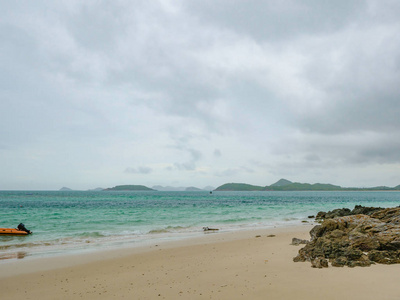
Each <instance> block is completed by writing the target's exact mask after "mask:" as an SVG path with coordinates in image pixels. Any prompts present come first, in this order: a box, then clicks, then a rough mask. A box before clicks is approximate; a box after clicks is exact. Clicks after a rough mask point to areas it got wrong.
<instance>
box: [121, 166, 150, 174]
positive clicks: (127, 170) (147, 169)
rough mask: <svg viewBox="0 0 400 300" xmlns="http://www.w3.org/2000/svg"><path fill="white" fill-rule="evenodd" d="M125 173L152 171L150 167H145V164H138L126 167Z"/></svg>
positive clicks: (148, 172)
mask: <svg viewBox="0 0 400 300" xmlns="http://www.w3.org/2000/svg"><path fill="white" fill-rule="evenodd" d="M124 172H125V173H129V174H150V173H151V172H153V169H152V168H150V167H146V166H140V167H137V168H132V167H129V168H126V169H125V171H124Z"/></svg>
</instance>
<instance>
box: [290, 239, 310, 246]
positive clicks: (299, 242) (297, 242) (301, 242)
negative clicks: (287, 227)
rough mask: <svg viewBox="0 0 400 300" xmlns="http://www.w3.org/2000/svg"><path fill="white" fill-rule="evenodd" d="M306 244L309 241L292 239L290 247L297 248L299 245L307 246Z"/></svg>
mask: <svg viewBox="0 0 400 300" xmlns="http://www.w3.org/2000/svg"><path fill="white" fill-rule="evenodd" d="M308 243H309V241H307V240H302V239H298V238H292V243H291V244H290V245H294V246H298V245H300V244H308Z"/></svg>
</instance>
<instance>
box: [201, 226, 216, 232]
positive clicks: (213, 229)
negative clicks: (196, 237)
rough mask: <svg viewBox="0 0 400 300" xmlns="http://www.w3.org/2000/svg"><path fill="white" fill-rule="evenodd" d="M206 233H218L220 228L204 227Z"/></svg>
mask: <svg viewBox="0 0 400 300" xmlns="http://www.w3.org/2000/svg"><path fill="white" fill-rule="evenodd" d="M203 230H204V231H218V230H219V229H218V228H209V227H203Z"/></svg>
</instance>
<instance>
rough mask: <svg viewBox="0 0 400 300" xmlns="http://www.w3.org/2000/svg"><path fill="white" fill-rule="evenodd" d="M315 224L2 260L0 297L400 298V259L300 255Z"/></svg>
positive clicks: (212, 234) (0, 266) (211, 234)
mask: <svg viewBox="0 0 400 300" xmlns="http://www.w3.org/2000/svg"><path fill="white" fill-rule="evenodd" d="M311 228H312V226H311V225H308V224H307V225H304V226H298V227H290V228H274V229H264V230H254V231H241V232H234V233H233V232H231V233H210V234H204V236H202V237H200V238H195V239H190V240H184V241H175V242H163V243H159V244H154V245H151V246H145V247H140V248H133V249H120V250H113V251H103V252H97V253H92V254H81V255H73V256H63V257H51V258H40V259H39V258H38V259H21V260H15V261H12V262H6V263H2V264H1V265H0V290H1V299H4V300H6V299H24V300H25V299H80V298H82V299H325V300H327V299H399V298H400V288H399V287H398V279H397V278H398V274H399V273H400V265H373V266H371V267H367V268H360V267H358V268H348V267H344V268H334V267H329V268H327V269H314V268H311V266H310V263H308V262H306V263H294V262H293V261H292V258H293V257H294V256H296V254H297V251H298V249H299V247H301V245H300V246H293V245H290V243H291V239H292V238H293V237H297V238H301V239H308V238H309V234H308V232H309V230H310V229H311Z"/></svg>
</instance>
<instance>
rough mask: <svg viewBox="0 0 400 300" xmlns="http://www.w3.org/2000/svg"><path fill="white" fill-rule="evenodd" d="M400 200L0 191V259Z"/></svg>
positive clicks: (381, 195)
mask: <svg viewBox="0 0 400 300" xmlns="http://www.w3.org/2000/svg"><path fill="white" fill-rule="evenodd" d="M358 204H361V205H364V206H381V207H393V206H399V205H400V192H213V193H212V194H210V193H209V192H156V191H151V192H90V191H84V192H77V191H73V192H61V191H54V192H49V191H48V192H37V191H33V192H29V191H0V227H7V228H11V227H16V226H17V225H18V224H19V223H21V222H22V223H24V224H25V226H26V227H27V228H28V229H30V230H31V231H33V232H34V234H32V235H29V236H22V237H18V236H16V237H8V236H0V259H1V258H15V257H20V258H21V257H25V256H38V255H42V256H43V255H52V254H60V253H65V252H71V251H92V250H95V249H104V248H112V247H121V246H135V245H141V244H143V243H145V242H149V241H152V242H153V241H157V240H165V239H167V240H168V239H181V238H185V237H189V236H196V235H200V234H204V233H203V232H202V227H203V226H208V227H216V228H219V229H220V231H234V230H242V229H251V228H268V227H274V226H290V225H296V224H301V221H303V220H307V216H309V215H315V214H316V213H317V212H318V211H321V210H323V211H328V210H332V209H334V208H341V207H348V208H351V209H352V208H353V207H354V206H355V205H358Z"/></svg>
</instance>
